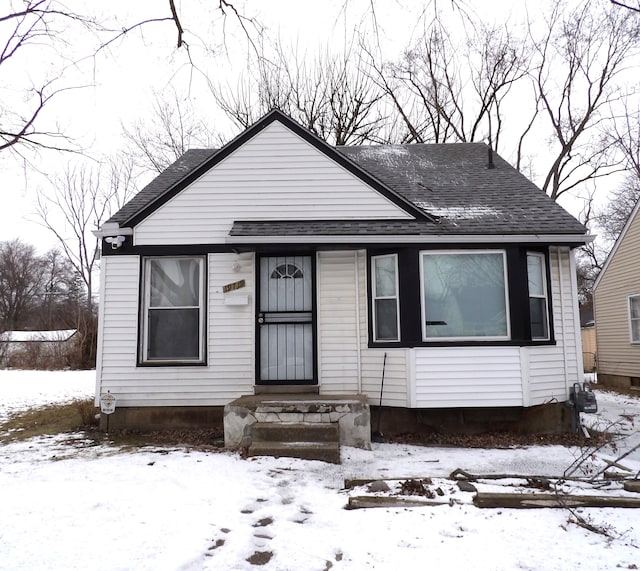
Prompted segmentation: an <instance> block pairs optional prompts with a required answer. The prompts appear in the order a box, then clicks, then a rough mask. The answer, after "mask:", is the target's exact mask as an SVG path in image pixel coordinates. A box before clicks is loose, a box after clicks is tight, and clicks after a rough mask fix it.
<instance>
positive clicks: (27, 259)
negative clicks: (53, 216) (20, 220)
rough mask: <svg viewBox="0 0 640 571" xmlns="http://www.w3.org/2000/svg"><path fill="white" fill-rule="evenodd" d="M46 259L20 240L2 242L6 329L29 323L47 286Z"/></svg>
mask: <svg viewBox="0 0 640 571" xmlns="http://www.w3.org/2000/svg"><path fill="white" fill-rule="evenodd" d="M43 266H44V265H43V260H42V259H41V258H40V257H39V256H38V255H37V254H36V250H35V248H34V247H33V246H31V245H30V244H27V243H25V242H23V241H22V240H20V239H19V238H16V239H15V240H11V241H8V242H0V323H1V324H2V328H3V329H19V328H22V327H24V326H26V325H27V324H28V318H29V314H30V312H31V311H32V310H33V308H34V306H35V305H36V304H37V303H38V302H39V300H40V296H41V293H42V285H43Z"/></svg>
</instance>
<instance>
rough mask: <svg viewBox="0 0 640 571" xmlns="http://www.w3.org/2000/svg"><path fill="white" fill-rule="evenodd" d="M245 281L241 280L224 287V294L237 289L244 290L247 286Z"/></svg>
mask: <svg viewBox="0 0 640 571" xmlns="http://www.w3.org/2000/svg"><path fill="white" fill-rule="evenodd" d="M245 285H246V284H245V282H244V280H239V281H237V282H233V283H231V284H227V285H224V286H222V293H229V292H230V291H234V290H236V289H240V288H243V287H244V286H245Z"/></svg>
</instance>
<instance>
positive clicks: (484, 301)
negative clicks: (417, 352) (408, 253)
mask: <svg viewBox="0 0 640 571" xmlns="http://www.w3.org/2000/svg"><path fill="white" fill-rule="evenodd" d="M420 258H421V264H420V266H421V267H420V274H421V281H422V336H423V339H424V340H425V341H447V340H456V341H457V340H472V341H473V340H482V341H489V340H508V339H509V336H510V324H509V311H508V308H509V301H508V290H507V269H506V255H505V252H504V251H502V250H477V251H469V250H467V251H446V252H445V251H428V252H421V254H420Z"/></svg>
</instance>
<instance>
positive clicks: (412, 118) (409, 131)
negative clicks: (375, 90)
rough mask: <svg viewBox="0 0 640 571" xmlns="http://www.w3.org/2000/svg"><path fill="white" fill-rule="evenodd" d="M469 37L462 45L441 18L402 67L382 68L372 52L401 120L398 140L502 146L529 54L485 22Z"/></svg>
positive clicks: (430, 26)
mask: <svg viewBox="0 0 640 571" xmlns="http://www.w3.org/2000/svg"><path fill="white" fill-rule="evenodd" d="M462 17H463V18H466V15H465V14H463V15H462ZM467 33H468V36H467V37H466V39H465V40H464V41H458V39H457V38H456V37H455V36H454V35H453V34H452V33H451V30H450V29H448V27H447V24H445V23H444V22H443V21H442V19H441V18H440V16H439V15H438V14H437V15H436V17H435V18H434V19H433V20H432V21H431V22H430V23H429V24H428V25H427V26H426V28H425V31H424V33H423V35H422V36H421V37H420V38H419V39H418V40H417V41H416V42H415V44H414V45H413V46H412V47H411V48H409V49H408V50H406V51H405V53H404V55H403V56H402V58H401V59H400V60H399V61H397V62H392V63H387V64H385V65H381V64H380V63H378V62H376V61H375V60H376V58H375V57H374V56H373V52H371V51H369V56H370V60H369V63H370V69H371V73H372V75H373V76H374V77H375V78H376V81H377V82H378V84H379V85H380V87H381V88H383V89H384V91H385V93H386V96H387V98H388V100H389V101H390V103H391V105H392V106H393V107H394V108H395V111H396V113H397V114H398V116H399V122H398V127H399V131H398V133H397V135H396V137H397V138H398V139H399V140H401V141H403V142H435V143H443V142H450V141H451V142H461V141H478V140H484V139H489V140H490V141H491V142H492V144H493V145H494V146H495V147H497V146H498V145H499V139H500V135H501V133H502V128H503V109H502V107H503V104H504V101H505V98H506V97H507V95H508V94H509V92H510V90H511V88H512V86H513V85H514V84H515V83H516V82H518V81H519V80H520V79H522V78H523V77H524V76H525V74H526V73H527V71H528V69H529V67H528V62H529V54H528V52H527V49H526V46H525V45H524V44H523V42H521V41H520V40H519V39H518V38H516V37H514V36H513V35H512V33H511V32H510V31H509V29H508V28H506V27H505V28H499V27H492V26H487V25H484V24H482V23H481V22H480V23H478V24H477V25H475V26H473V27H470V28H467Z"/></svg>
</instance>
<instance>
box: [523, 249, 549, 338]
mask: <svg viewBox="0 0 640 571" xmlns="http://www.w3.org/2000/svg"><path fill="white" fill-rule="evenodd" d="M527 278H528V284H529V315H530V319H531V339H534V340H546V339H549V303H548V301H547V272H546V267H545V260H544V254H539V253H535V252H528V253H527Z"/></svg>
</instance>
